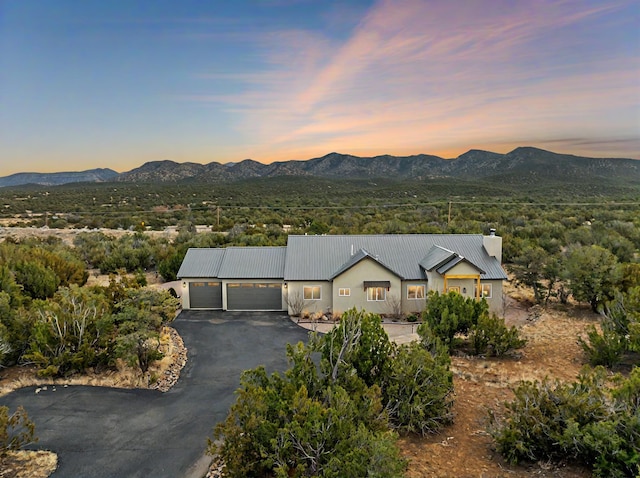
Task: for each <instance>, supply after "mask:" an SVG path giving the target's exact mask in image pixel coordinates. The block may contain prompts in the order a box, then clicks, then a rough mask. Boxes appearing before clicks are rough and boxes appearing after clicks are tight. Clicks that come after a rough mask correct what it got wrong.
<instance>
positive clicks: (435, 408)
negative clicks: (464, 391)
mask: <svg viewBox="0 0 640 478" xmlns="http://www.w3.org/2000/svg"><path fill="white" fill-rule="evenodd" d="M383 392H384V398H385V403H386V409H387V411H388V412H389V418H390V420H391V422H392V424H393V425H394V426H395V427H396V428H398V429H399V430H401V431H403V432H409V433H420V434H422V435H426V434H427V433H432V432H435V431H437V430H439V429H440V428H441V427H442V426H443V425H445V424H448V423H450V422H451V420H452V418H453V416H452V414H451V407H452V405H453V398H452V394H453V374H452V373H451V371H450V370H449V366H448V364H443V363H441V362H438V361H436V359H435V358H434V357H433V356H432V355H431V354H430V353H429V352H428V351H427V350H425V349H424V348H423V347H422V346H421V345H420V344H418V343H416V342H413V343H411V344H406V345H401V346H400V347H398V349H397V350H396V353H395V355H394V357H393V366H392V367H391V370H390V373H389V376H388V378H387V379H386V380H385V383H384V386H383Z"/></svg>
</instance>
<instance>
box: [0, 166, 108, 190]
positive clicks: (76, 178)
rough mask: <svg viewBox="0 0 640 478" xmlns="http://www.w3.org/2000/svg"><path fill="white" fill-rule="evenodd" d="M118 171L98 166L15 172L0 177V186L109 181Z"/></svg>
mask: <svg viewBox="0 0 640 478" xmlns="http://www.w3.org/2000/svg"><path fill="white" fill-rule="evenodd" d="M117 178H118V173H117V172H116V171H114V170H113V169H108V168H98V169H88V170H87V171H70V172H63V173H16V174H12V175H10V176H4V177H0V187H6V186H21V185H23V184H39V185H41V186H57V185H60V184H68V183H82V182H91V183H96V182H109V181H115V180H116V179H117Z"/></svg>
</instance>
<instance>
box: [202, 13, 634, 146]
mask: <svg viewBox="0 0 640 478" xmlns="http://www.w3.org/2000/svg"><path fill="white" fill-rule="evenodd" d="M625 5H629V2H608V3H607V4H606V5H600V6H596V7H591V8H585V6H584V2H578V1H574V0H567V1H560V2H559V1H551V0H541V1H538V2H533V3H532V2H511V1H492V2H468V3H467V4H466V8H460V6H459V4H458V3H452V2H449V1H445V0H437V1H428V2H427V1H421V0H382V1H380V2H378V3H377V4H376V5H375V6H374V7H373V8H372V9H371V10H370V11H369V12H368V13H367V14H366V15H365V16H364V17H363V18H362V20H361V21H360V23H359V24H358V25H357V26H356V28H355V29H354V30H353V32H352V35H351V36H350V37H349V38H348V39H347V40H346V41H344V42H343V43H340V44H338V43H336V42H335V40H332V39H330V38H326V37H323V36H322V35H319V34H318V33H311V32H306V31H283V32H276V33H273V34H271V35H269V36H268V37H267V38H265V39H264V44H263V49H262V51H263V53H264V55H265V56H264V58H265V62H266V64H267V65H268V66H267V68H265V69H264V70H263V71H262V72H260V73H258V74H251V75H241V76H238V77H237V81H241V82H243V84H244V85H245V87H246V90H245V91H244V92H242V93H239V94H235V95H210V96H205V97H193V98H191V99H192V100H195V101H204V102H211V103H215V104H218V105H221V106H222V107H223V108H226V109H227V110H228V111H230V112H234V113H235V117H236V118H237V124H236V127H237V128H238V129H240V130H243V131H246V132H248V134H247V138H248V141H247V144H246V145H244V146H245V147H246V149H247V150H249V151H251V152H255V153H256V156H257V157H259V155H260V154H261V155H263V156H265V157H271V156H273V155H277V154H281V155H282V156H286V153H285V152H286V151H289V152H291V153H293V152H299V151H309V150H318V149H321V150H322V151H324V152H326V151H329V150H349V151H354V150H372V149H378V150H381V151H387V152H394V151H398V150H403V149H404V150H406V149H412V150H414V151H426V152H432V151H433V150H434V149H436V150H437V149H443V150H451V149H452V148H453V147H454V145H456V144H458V145H459V144H474V143H475V144H477V143H491V144H495V143H498V142H500V141H502V142H508V141H509V139H510V138H517V137H525V136H528V137H540V138H544V137H547V136H548V135H549V134H552V133H553V134H556V133H558V134H561V135H563V136H567V135H571V133H572V132H575V131H576V130H578V131H583V132H589V133H590V134H591V133H593V134H594V135H596V136H597V135H602V134H603V125H602V116H603V115H609V116H610V118H608V120H609V123H608V124H606V125H605V127H604V128H605V129H607V131H604V133H605V134H609V133H611V132H612V131H618V132H619V134H622V135H634V134H635V135H636V136H637V134H638V132H637V126H638V125H637V124H635V125H634V124H633V122H632V121H630V118H629V115H628V111H629V110H630V109H633V108H635V110H636V112H637V111H638V110H639V109H640V104H639V103H640V100H639V98H640V87H639V86H638V85H639V82H638V78H639V76H640V75H639V72H640V67H639V64H638V60H637V57H636V58H635V59H634V58H629V57H628V55H624V53H623V52H615V51H614V52H611V54H609V55H608V56H607V57H598V56H597V55H595V53H590V52H582V51H581V52H580V54H578V55H577V56H572V55H571V51H572V50H571V48H578V47H579V46H580V42H582V41H584V37H583V36H580V35H578V36H576V38H573V37H572V35H570V34H568V33H566V30H567V29H570V28H571V27H573V26H576V25H577V26H580V25H581V24H582V22H585V21H591V20H593V19H598V18H600V17H601V16H604V17H606V15H607V14H609V13H611V12H612V11H614V10H616V9H618V8H621V7H624V6H625ZM603 21H604V20H603ZM556 37H557V39H556V40H554V39H555V38H556ZM549 38H551V39H552V40H549ZM560 40H563V42H562V43H556V42H559V41H560ZM578 51H580V50H578ZM560 55H562V56H560ZM617 111H620V112H622V113H620V114H616V112H617ZM624 112H627V113H626V116H625V115H624V114H623V113H624ZM636 119H637V113H636ZM545 135H547V136H545ZM278 152H280V153H278Z"/></svg>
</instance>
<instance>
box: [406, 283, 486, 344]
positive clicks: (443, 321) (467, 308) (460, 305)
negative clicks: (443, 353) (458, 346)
mask: <svg viewBox="0 0 640 478" xmlns="http://www.w3.org/2000/svg"><path fill="white" fill-rule="evenodd" d="M488 311H489V305H488V304H487V301H486V300H484V299H483V300H481V301H478V300H476V299H474V298H473V297H463V296H462V295H460V294H458V293H457V292H449V293H447V294H439V293H438V292H435V291H430V292H429V294H428V297H427V303H426V306H425V309H424V311H423V312H422V320H423V324H421V326H420V327H423V326H425V324H426V326H428V327H429V328H430V329H431V330H432V331H433V333H435V334H436V335H437V336H438V337H439V338H440V340H441V341H442V343H443V344H444V345H446V346H447V347H448V348H449V349H451V348H452V346H453V345H454V337H455V335H456V334H459V333H461V334H466V333H467V332H468V331H469V329H470V328H471V327H472V326H474V325H475V324H477V323H478V318H479V317H481V316H482V315H484V314H486V313H488ZM418 334H420V330H418Z"/></svg>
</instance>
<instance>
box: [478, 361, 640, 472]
mask: <svg viewBox="0 0 640 478" xmlns="http://www.w3.org/2000/svg"><path fill="white" fill-rule="evenodd" d="M605 379H606V373H605V371H604V369H603V368H596V369H593V370H592V369H588V368H587V369H585V370H584V371H583V372H582V373H581V374H580V376H579V377H578V381H577V382H574V383H569V384H562V383H560V382H558V381H556V382H555V383H554V384H552V383H550V382H549V381H548V380H544V381H542V382H523V383H521V384H520V385H519V386H518V387H516V388H515V389H514V395H515V398H514V400H513V401H512V402H509V403H506V404H505V405H506V416H505V417H504V418H502V419H499V418H497V417H496V415H495V414H493V413H492V414H491V416H490V423H491V424H490V428H489V431H490V433H491V435H492V436H493V438H494V440H495V443H496V446H497V448H498V450H499V451H500V453H502V455H503V456H505V458H507V460H509V461H510V462H511V463H518V462H520V461H523V460H530V461H538V460H563V459H566V458H569V459H574V460H576V461H578V462H581V463H585V464H589V465H591V466H592V467H593V471H594V474H595V476H603V477H605V476H606V477H609V476H613V477H624V476H636V475H637V473H638V471H640V470H639V469H638V467H639V465H640V368H637V367H636V368H634V369H633V371H632V372H631V374H630V376H629V378H628V379H622V378H620V377H618V379H617V380H618V386H617V387H615V388H613V389H612V390H609V389H608V388H607V385H606V382H605Z"/></svg>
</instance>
